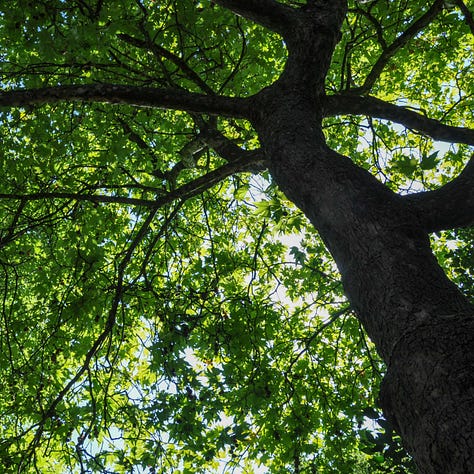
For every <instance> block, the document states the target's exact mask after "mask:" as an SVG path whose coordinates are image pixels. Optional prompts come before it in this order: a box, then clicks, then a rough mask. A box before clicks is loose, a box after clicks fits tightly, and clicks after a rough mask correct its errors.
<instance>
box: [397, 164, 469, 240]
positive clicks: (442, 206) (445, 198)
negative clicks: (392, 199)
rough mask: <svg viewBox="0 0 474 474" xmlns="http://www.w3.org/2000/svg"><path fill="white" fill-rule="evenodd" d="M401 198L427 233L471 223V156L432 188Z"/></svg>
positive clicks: (465, 225)
mask: <svg viewBox="0 0 474 474" xmlns="http://www.w3.org/2000/svg"><path fill="white" fill-rule="evenodd" d="M403 199H404V200H405V201H406V202H407V203H408V204H409V205H410V206H411V207H412V209H413V210H414V211H415V212H416V213H417V215H418V217H419V219H420V223H421V224H422V226H423V227H424V229H425V230H426V231H428V232H437V231H440V230H446V229H455V228H458V227H469V226H471V225H473V224H474V155H472V157H471V159H470V160H469V162H468V164H467V165H466V167H465V168H464V170H463V171H462V173H461V174H460V175H459V176H458V177H457V178H455V179H453V180H452V181H450V182H449V183H447V184H445V185H444V186H442V187H441V188H439V189H436V190H435V191H427V192H422V193H416V194H409V195H407V196H404V197H403Z"/></svg>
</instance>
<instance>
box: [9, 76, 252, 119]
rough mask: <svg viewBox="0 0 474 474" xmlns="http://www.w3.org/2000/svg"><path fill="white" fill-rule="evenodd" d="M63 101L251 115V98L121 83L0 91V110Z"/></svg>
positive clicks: (215, 113) (238, 116)
mask: <svg viewBox="0 0 474 474" xmlns="http://www.w3.org/2000/svg"><path fill="white" fill-rule="evenodd" d="M62 101H80V102H106V103H110V104H119V105H132V106H136V107H151V108H157V109H173V110H184V111H186V112H194V113H204V114H211V115H223V116H226V117H234V118H247V117H248V116H249V111H248V110H249V102H248V100H247V99H241V98H237V97H225V96H217V95H204V94H196V93H193V92H187V91H183V90H179V89H160V88H155V87H139V86H128V85H118V84H84V85H66V86H56V87H45V88H41V89H19V90H9V91H3V92H0V107H1V106H3V107H24V106H28V105H44V104H54V103H57V102H62Z"/></svg>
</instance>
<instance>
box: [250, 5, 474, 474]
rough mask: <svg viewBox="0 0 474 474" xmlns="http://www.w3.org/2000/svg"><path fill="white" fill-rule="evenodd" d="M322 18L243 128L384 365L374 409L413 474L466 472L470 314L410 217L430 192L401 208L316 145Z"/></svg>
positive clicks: (473, 343) (324, 37) (469, 465)
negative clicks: (333, 269)
mask: <svg viewBox="0 0 474 474" xmlns="http://www.w3.org/2000/svg"><path fill="white" fill-rule="evenodd" d="M319 11H320V10H318V12H319ZM332 13H333V16H332V17H331V24H329V25H328V27H327V28H321V27H320V25H319V27H316V28H312V27H313V26H314V25H315V24H318V21H319V23H321V22H324V21H326V19H327V18H329V16H324V15H323V16H320V17H318V18H317V19H314V18H313V21H311V22H309V23H306V22H304V23H302V24H301V25H299V28H298V30H297V31H298V34H297V36H298V37H297V38H293V37H291V36H290V38H289V41H288V45H289V60H288V67H287V70H286V71H285V72H284V74H283V75H282V77H281V79H280V80H279V81H278V82H277V84H275V85H274V86H272V87H271V88H269V89H266V90H265V91H263V92H262V93H261V94H260V96H259V98H258V110H259V113H258V114H256V115H255V116H254V117H253V123H254V125H255V127H256V128H257V130H258V132H259V136H260V140H261V142H262V145H263V148H264V150H265V154H266V155H267V157H268V159H269V162H270V171H271V173H272V176H273V178H274V179H275V181H276V183H277V184H278V185H279V187H280V189H281V190H282V191H283V192H284V193H285V194H286V195H287V196H288V198H289V199H291V200H292V201H293V202H294V203H295V204H296V205H297V206H298V207H299V208H300V209H302V210H303V211H304V213H305V214H306V216H307V217H308V218H309V219H310V221H311V222H312V223H313V224H314V226H315V227H316V229H318V231H319V233H320V235H321V237H322V238H323V240H324V241H325V243H326V245H327V246H328V248H329V249H330V251H331V253H332V255H333V256H334V258H335V260H336V262H337V265H338V267H339V269H340V272H341V274H342V277H343V283H344V288H345V291H346V293H347V296H348V297H349V299H350V301H351V303H352V305H353V307H354V308H355V310H356V313H357V315H358V317H359V319H360V321H361V322H362V324H363V325H364V327H365V329H366V330H367V332H368V334H369V336H370V337H371V339H372V341H373V342H374V343H375V345H376V347H377V349H378V351H379V353H380V355H381V356H382V357H383V359H384V360H385V361H386V363H387V366H388V373H387V376H386V377H385V380H384V383H383V389H382V392H381V403H382V405H383V408H384V411H385V414H386V416H387V417H388V418H389V419H390V420H391V421H392V422H393V423H394V425H395V426H396V427H397V429H398V431H399V432H400V434H401V436H402V438H403V440H404V442H405V444H406V447H407V448H408V450H409V451H410V452H411V454H412V455H413V456H414V459H415V461H416V463H417V465H418V468H419V471H420V472H421V473H427V474H428V473H433V474H434V473H453V474H454V473H471V472H474V457H473V453H474V420H473V417H472V413H474V351H473V347H474V318H473V314H474V311H473V308H472V306H471V305H470V303H469V302H468V301H467V299H466V298H465V297H464V296H463V295H462V294H461V293H460V291H459V290H458V289H457V288H456V286H455V285H454V284H452V283H451V282H450V281H449V280H448V279H447V277H446V276H445V274H444V272H443V271H442V270H441V268H440V267H439V265H438V263H437V261H436V259H435V257H434V256H433V254H432V252H431V249H430V244H429V238H428V234H427V231H428V229H427V227H430V226H431V227H433V224H432V222H431V224H429V225H428V224H427V221H424V220H422V219H420V217H419V216H420V213H419V212H417V206H419V208H418V210H419V209H421V207H422V204H421V203H423V205H425V207H426V209H425V212H428V208H430V209H432V203H433V202H434V200H437V199H438V195H439V194H441V193H438V194H437V195H427V196H425V197H419V198H418V201H419V203H416V202H415V201H417V199H412V200H406V199H403V198H401V197H400V196H398V195H395V194H394V193H392V192H391V191H389V190H388V189H387V188H386V187H385V186H383V185H382V184H381V183H379V182H378V181H377V180H376V179H375V178H374V177H372V176H371V175H370V174H369V173H367V172H366V171H364V170H362V169H361V168H359V167H357V166H356V165H354V164H353V163H352V161H351V160H350V159H349V158H347V157H344V156H341V155H339V154H337V153H336V152H334V151H332V150H330V149H329V148H328V147H327V145H326V143H325V140H324V136H323V132H322V128H321V114H322V107H321V104H322V103H323V101H324V98H323V90H322V82H321V78H318V77H315V76H318V75H321V76H322V77H324V74H325V68H326V67H328V47H327V46H328V45H330V46H332V45H334V44H335V43H336V41H337V39H338V38H337V31H338V29H337V28H334V19H335V18H336V19H337V18H339V20H340V19H341V12H337V11H336V12H332ZM303 37H304V38H303ZM292 39H293V40H294V41H293V42H292V41H291V40H292ZM308 44H312V45H316V46H315V48H314V49H312V57H311V60H309V58H307V59H308V61H306V65H307V67H308V69H306V72H304V73H303V72H302V71H298V65H300V68H301V64H302V61H303V59H304V58H303V57H304V55H306V56H307V52H305V51H303V50H302V49H299V48H298V46H297V45H308ZM323 44H325V45H326V48H323V47H322V45H323ZM293 45H294V46H293ZM319 53H321V54H320V55H319V56H318V54H319ZM308 65H309V66H308ZM316 65H317V66H316ZM308 70H310V72H308ZM311 74H312V76H311ZM301 76H303V83H302V82H300V79H298V78H300V77H301ZM308 85H309V87H308ZM453 186H455V185H454V184H453ZM444 192H445V193H447V192H449V193H454V190H452V189H448V190H445V191H444ZM440 198H441V201H444V199H443V196H440ZM438 204H439V202H438ZM467 213H468V214H469V211H467ZM434 214H435V212H434ZM430 219H431V221H433V220H434V219H433V213H431V218H430Z"/></svg>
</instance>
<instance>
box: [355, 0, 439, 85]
mask: <svg viewBox="0 0 474 474" xmlns="http://www.w3.org/2000/svg"><path fill="white" fill-rule="evenodd" d="M443 5H444V1H443V0H435V2H434V3H433V4H432V5H431V7H430V8H429V9H428V10H427V11H426V13H425V14H424V15H422V16H421V17H420V18H418V20H416V21H415V22H414V23H412V24H411V25H410V26H409V27H408V28H407V29H406V30H405V31H404V32H403V33H402V34H401V35H400V36H398V37H397V38H396V39H395V41H394V42H393V43H392V44H390V45H389V46H388V47H387V48H385V49H384V50H383V51H382V54H381V55H380V57H379V59H377V61H376V63H375V64H374V65H373V67H372V69H371V71H370V72H369V74H368V75H367V77H366V78H365V81H364V84H362V86H360V87H355V88H353V89H351V92H352V93H353V94H364V93H366V92H368V91H369V90H370V89H371V88H372V86H373V85H374V84H375V82H376V81H377V79H378V78H379V76H380V74H381V73H382V71H383V70H384V68H385V66H386V65H387V63H388V62H389V61H390V59H392V57H393V56H394V55H395V53H396V52H397V51H398V50H399V49H400V48H402V47H403V46H405V44H407V43H408V41H410V40H411V39H412V38H414V37H415V36H416V35H417V34H418V33H419V32H420V31H421V30H422V29H423V28H424V27H425V26H427V25H429V24H430V23H431V21H433V19H434V18H436V15H438V13H439V12H441V11H442V9H443Z"/></svg>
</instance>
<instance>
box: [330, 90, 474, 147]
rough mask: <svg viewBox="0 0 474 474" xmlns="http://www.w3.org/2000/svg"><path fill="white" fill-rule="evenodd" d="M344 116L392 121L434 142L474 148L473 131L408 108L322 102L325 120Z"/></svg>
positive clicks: (337, 98)
mask: <svg viewBox="0 0 474 474" xmlns="http://www.w3.org/2000/svg"><path fill="white" fill-rule="evenodd" d="M345 114H353V115H368V116H371V117H376V118H379V119H383V120H390V121H392V122H396V123H399V124H400V125H403V126H405V127H406V128H409V129H413V130H417V131H418V132H421V133H424V134H425V135H428V136H429V137H431V138H433V140H439V141H445V142H449V143H465V144H467V145H474V130H473V129H471V128H465V127H452V126H450V125H445V124H442V123H441V122H439V121H438V120H434V119H430V118H428V117H425V116H424V115H421V114H419V113H417V112H415V111H413V110H410V109H407V108H406V107H401V106H399V105H395V104H390V103H389V102H385V101H383V100H380V99H376V98H375V97H360V96H352V95H348V94H347V95H346V94H337V95H331V96H327V97H325V98H324V99H323V116H325V117H329V116H333V115H345Z"/></svg>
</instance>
